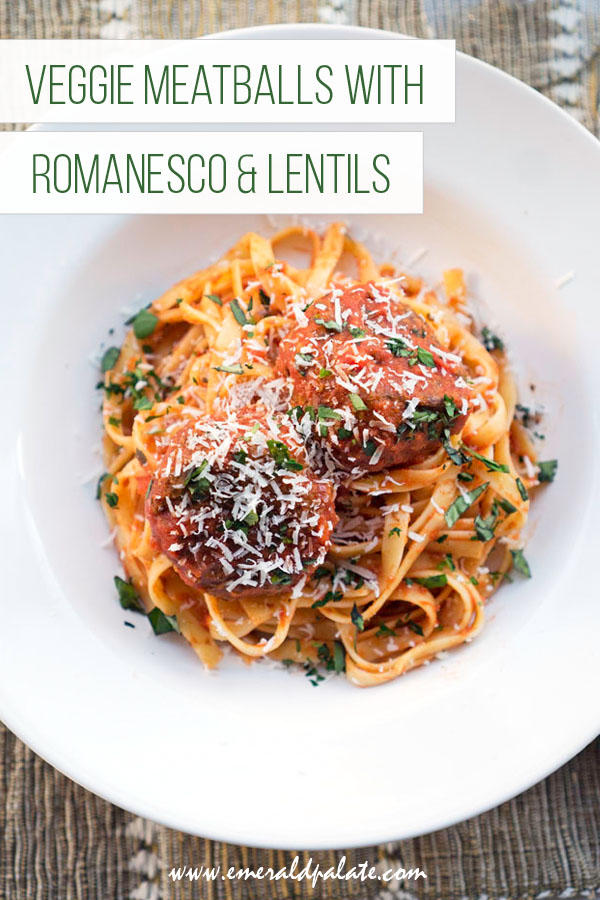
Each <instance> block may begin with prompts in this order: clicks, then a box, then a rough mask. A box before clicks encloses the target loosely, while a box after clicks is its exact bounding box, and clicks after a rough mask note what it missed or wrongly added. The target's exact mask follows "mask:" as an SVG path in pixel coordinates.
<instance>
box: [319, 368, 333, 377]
mask: <svg viewBox="0 0 600 900" xmlns="http://www.w3.org/2000/svg"><path fill="white" fill-rule="evenodd" d="M330 375H333V372H332V371H331V369H321V370H320V372H319V378H329V376H330Z"/></svg>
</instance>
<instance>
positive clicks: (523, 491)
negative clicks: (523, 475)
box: [516, 478, 529, 500]
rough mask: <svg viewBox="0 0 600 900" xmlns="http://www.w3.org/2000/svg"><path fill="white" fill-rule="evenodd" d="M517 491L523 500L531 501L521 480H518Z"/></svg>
mask: <svg viewBox="0 0 600 900" xmlns="http://www.w3.org/2000/svg"><path fill="white" fill-rule="evenodd" d="M516 483H517V490H518V491H519V494H520V495H521V500H529V494H528V493H527V488H526V487H525V485H524V484H523V482H522V481H521V479H520V478H517V482H516Z"/></svg>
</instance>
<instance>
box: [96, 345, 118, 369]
mask: <svg viewBox="0 0 600 900" xmlns="http://www.w3.org/2000/svg"><path fill="white" fill-rule="evenodd" d="M120 353H121V351H120V350H119V348H118V347H109V348H108V350H105V351H104V354H103V355H102V362H101V363H100V368H101V369H102V371H103V372H109V371H110V370H111V369H114V367H115V366H116V364H117V360H118V358H119V354H120Z"/></svg>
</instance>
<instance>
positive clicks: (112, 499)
mask: <svg viewBox="0 0 600 900" xmlns="http://www.w3.org/2000/svg"><path fill="white" fill-rule="evenodd" d="M104 499H105V500H106V502H107V503H108V505H109V506H110V507H112V508H113V509H114V508H115V506H116V505H117V504H118V502H119V497H118V496H117V494H113V493H112V492H111V491H107V492H106V493H105V495H104Z"/></svg>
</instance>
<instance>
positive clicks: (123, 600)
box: [114, 575, 145, 613]
mask: <svg viewBox="0 0 600 900" xmlns="http://www.w3.org/2000/svg"><path fill="white" fill-rule="evenodd" d="M114 581H115V587H116V589H117V593H118V595H119V603H120V604H121V607H122V608H123V609H133V610H135V611H136V612H142V613H143V612H145V609H144V607H143V605H142V601H141V600H140V598H139V597H138V595H137V591H136V589H135V588H134V586H133V584H132V583H131V581H125V580H124V579H123V578H119V576H118V575H115V578H114Z"/></svg>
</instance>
